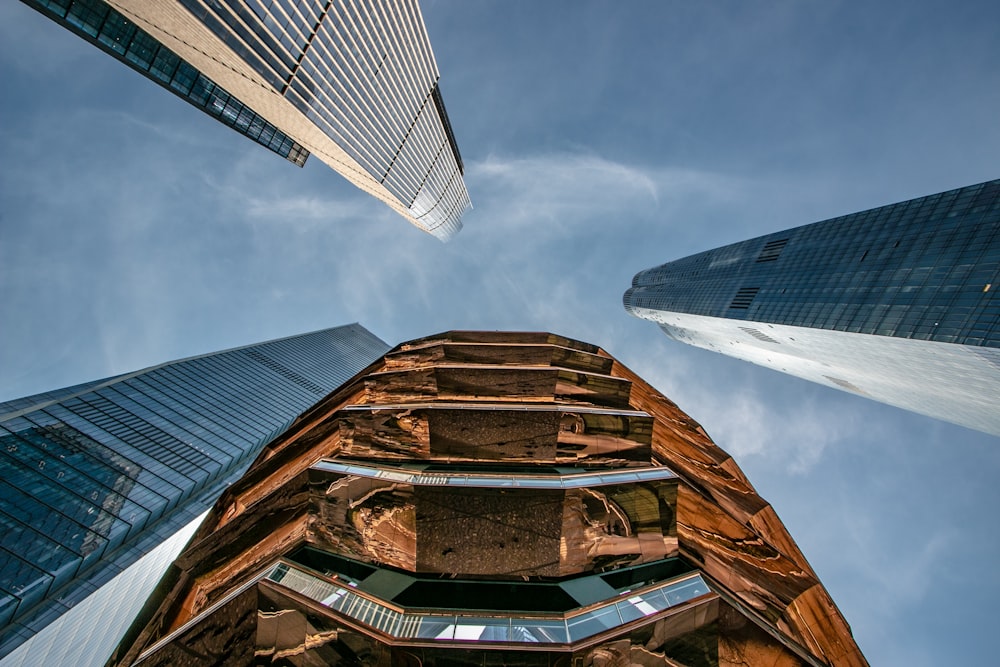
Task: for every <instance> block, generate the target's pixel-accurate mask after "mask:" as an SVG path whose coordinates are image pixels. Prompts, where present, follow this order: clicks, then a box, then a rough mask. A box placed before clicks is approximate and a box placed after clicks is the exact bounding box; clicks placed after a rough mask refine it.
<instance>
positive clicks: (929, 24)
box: [0, 0, 1000, 666]
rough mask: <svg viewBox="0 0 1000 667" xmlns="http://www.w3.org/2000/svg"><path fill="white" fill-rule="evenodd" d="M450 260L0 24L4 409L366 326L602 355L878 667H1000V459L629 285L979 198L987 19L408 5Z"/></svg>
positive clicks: (305, 179) (950, 5)
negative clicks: (434, 122) (701, 438)
mask: <svg viewBox="0 0 1000 667" xmlns="http://www.w3.org/2000/svg"><path fill="white" fill-rule="evenodd" d="M422 11H423V16H424V20H425V22H426V23H427V28H428V32H429V33H430V38H431V42H432V44H433V48H434V52H435V55H436V57H437V62H438V66H439V69H440V71H441V74H442V78H441V82H440V85H441V91H442V94H443V97H444V101H445V104H446V106H447V108H448V112H449V116H450V118H451V122H452V125H453V128H454V131H455V134H456V137H457V140H458V143H459V147H460V149H461V152H462V156H463V159H464V161H465V165H466V173H465V179H466V184H467V186H468V189H469V192H470V195H471V197H472V201H473V203H474V206H475V208H474V209H473V210H470V211H469V212H468V213H467V214H466V216H465V218H464V222H465V229H464V230H463V231H462V232H461V233H460V234H459V235H458V236H457V237H456V238H455V239H454V240H452V241H451V242H449V243H447V244H442V243H440V242H439V241H437V240H435V239H434V238H433V237H431V236H429V235H427V234H424V233H423V232H420V231H419V230H417V229H416V228H415V227H412V226H410V225H408V224H407V223H406V222H405V221H404V220H403V219H402V218H400V217H399V216H397V215H396V214H395V213H393V212H392V211H390V210H389V209H388V208H387V207H385V206H384V205H382V204H381V203H379V202H378V201H376V200H374V199H371V198H369V197H367V196H365V195H364V194H362V193H361V192H360V191H358V190H356V189H355V188H354V187H353V186H351V185H350V184H348V183H347V182H346V181H344V180H343V179H342V178H341V177H339V176H338V175H337V174H336V173H334V172H332V171H331V170H330V169H328V168H327V167H326V166H325V165H323V164H322V163H321V162H320V161H319V160H317V159H310V160H309V162H308V163H307V165H306V166H305V168H304V169H298V168H296V167H294V166H293V165H291V164H290V163H288V162H286V161H284V160H282V159H281V158H279V157H277V156H275V155H273V154H271V153H269V152H268V151H266V150H264V149H263V148H261V147H259V146H257V145H256V144H254V143H252V142H250V141H249V140H247V139H245V138H243V137H241V136H239V135H237V134H236V133H235V132H233V131H231V130H229V129H226V128H224V127H222V126H221V125H220V124H219V123H218V122H217V121H214V120H212V119H211V118H209V117H207V116H205V115H204V114H202V113H201V112H199V111H196V110H195V109H193V108H191V107H190V106H188V105H187V104H185V103H184V102H182V101H180V100H178V99H176V98H174V97H173V96H171V95H169V94H167V93H165V92H164V91H162V90H161V89H160V88H159V87H157V86H156V85H154V84H153V83H151V82H149V81H147V80H146V79H144V78H142V77H141V76H139V75H137V74H135V73H133V72H131V71H130V70H128V69H127V68H126V67H125V66H124V65H121V64H120V63H118V62H116V61H114V60H113V59H111V58H109V57H107V56H106V55H104V54H103V53H101V52H100V51H98V50H97V49H96V48H94V47H92V46H90V45H89V44H87V43H85V42H84V41H82V40H80V39H78V38H76V37H75V36H73V35H72V34H70V33H69V32H67V31H65V30H63V29H61V28H59V27H58V26H56V25H55V24H52V23H50V22H49V21H48V20H47V19H45V18H43V17H42V16H41V15H39V14H37V13H35V12H34V11H32V10H30V9H29V8H27V7H25V6H23V5H21V4H20V3H16V2H14V3H11V2H6V3H2V4H0V77H2V82H3V90H4V94H3V96H2V97H0V121H2V122H0V157H2V159H0V400H7V399H10V398H16V397H19V396H24V395H28V394H31V393H36V392H40V391H45V390H48V389H53V388H56V387H62V386H67V385H71V384H75V383H78V382H83V381H86V380H92V379H97V378H100V377H106V376H109V375H112V374H116V373H122V372H126V371H130V370H135V369H138V368H142V367H146V366H150V365H153V364H157V363H161V362H164V361H167V360H170V359H176V358H180V357H185V356H190V355H195V354H200V353H206V352H212V351H215V350H220V349H224V348H228V347H233V346H237V345H243V344H249V343H254V342H259V341H262V340H267V339H271V338H276V337H280V336H286V335H293V334H296V333H301V332H305V331H312V330H315V329H320V328H324V327H328V326H334V325H337V324H342V323H348V322H355V321H356V322H360V323H362V324H363V325H365V326H366V327H367V328H369V329H370V330H371V331H373V332H374V333H375V334H377V335H378V336H380V337H381V338H382V339H384V340H385V341H386V342H388V343H390V344H396V343H399V342H402V341H404V340H407V339H410V338H415V337H418V336H423V335H427V334H431V333H436V332H440V331H446V330H449V329H488V330H492V329H515V330H545V331H552V332H555V333H559V334H562V335H566V336H570V337H573V338H577V339H580V340H584V341H587V342H591V343H595V344H598V345H600V346H602V347H603V348H605V349H606V350H607V351H608V352H609V353H611V354H612V355H614V356H616V357H617V358H618V359H620V360H621V361H622V362H623V363H625V364H626V365H627V366H629V367H630V368H631V369H632V370H634V371H635V372H636V373H638V374H639V375H641V376H642V377H644V378H645V379H646V380H647V381H649V382H650V383H651V384H653V385H654V386H655V387H657V388H658V389H660V390H661V391H662V392H664V393H665V394H666V395H667V396H669V397H670V398H671V399H673V400H674V401H676V402H677V403H678V404H679V405H680V406H681V408H683V409H684V410H685V411H687V412H688V413H689V414H690V415H691V416H693V417H694V418H695V419H697V420H698V421H700V422H701V424H702V425H703V426H704V427H705V429H706V430H707V431H708V433H709V434H710V435H711V436H712V437H713V439H714V440H715V441H716V442H717V443H718V444H719V445H720V446H721V447H723V448H724V449H726V450H727V451H728V452H729V453H731V454H732V455H733V456H734V457H735V458H736V460H737V462H738V463H739V464H740V466H741V467H742V468H743V470H744V471H745V472H746V474H747V475H748V476H749V478H750V479H751V480H752V481H753V483H754V485H755V486H756V488H757V490H758V491H759V492H760V494H761V495H762V496H763V497H764V498H765V499H767V500H768V501H770V502H771V504H772V505H773V506H774V508H775V509H776V511H777V512H778V515H779V516H780V517H781V518H782V519H783V521H784V522H785V524H786V526H787V527H788V529H789V531H790V532H791V534H792V535H793V537H794V538H795V539H796V541H797V542H798V544H799V546H800V547H801V548H802V551H803V552H804V553H805V555H806V557H807V558H808V559H809V561H810V563H811V564H812V565H813V567H814V569H815V570H816V571H817V573H818V574H819V576H820V579H821V580H822V581H823V582H824V584H825V585H826V587H827V589H828V590H829V591H830V594H831V595H832V597H833V599H834V600H835V601H836V602H837V604H838V606H839V607H840V609H841V611H842V612H843V613H844V615H845V617H846V618H847V620H848V622H849V623H850V624H851V626H852V628H853V631H854V635H855V638H856V640H857V642H858V644H859V645H860V647H861V649H862V651H864V653H865V655H866V656H867V657H868V659H869V661H870V662H871V663H872V664H873V665H910V666H914V665H915V666H921V665H941V664H991V663H992V662H994V661H995V659H996V651H995V637H994V633H995V626H996V621H997V615H998V614H997V611H996V609H997V606H996V603H995V600H996V599H997V598H998V597H1000V568H998V567H997V566H996V564H997V563H998V562H1000V520H998V519H997V516H996V510H997V508H998V507H1000V485H997V484H996V483H995V480H996V478H997V476H998V473H1000V441H998V439H997V438H995V437H992V436H988V435H985V434H981V433H976V432H974V431H970V430H968V429H964V428H961V427H958V426H953V425H950V424H946V423H943V422H939V421H935V420H932V419H930V418H927V417H923V416H920V415H916V414H912V413H908V412H904V411H901V410H898V409H896V408H892V407H888V406H884V405H881V404H877V403H874V402H871V401H867V400H865V399H863V398H860V397H857V396H853V395H850V394H847V393H844V392H839V391H836V390H833V389H829V388H825V387H821V386H818V385H814V384H810V383H808V382H805V381H803V380H799V379H797V378H793V377H789V376H785V375H782V374H780V373H776V372H774V371H770V370H767V369H763V368H759V367H755V366H752V365H750V364H747V363H745V362H741V361H738V360H735V359H731V358H728V357H723V356H721V355H716V354H713V353H711V352H708V351H705V350H700V349H696V348H692V347H689V346H685V345H682V344H680V343H676V342H674V341H671V340H669V339H667V338H666V337H665V336H664V335H663V334H662V333H661V332H660V331H659V329H658V328H657V327H656V326H655V325H654V324H652V323H650V322H647V321H643V320H639V319H635V318H632V317H630V316H628V315H627V314H626V313H625V311H624V309H623V308H622V305H621V295H622V293H623V292H624V291H625V289H627V288H628V286H629V285H630V281H631V278H632V276H633V275H634V274H635V273H636V272H638V271H640V270H642V269H645V268H649V267H651V266H654V265H657V264H661V263H664V262H667V261H670V260H673V259H678V258H680V257H684V256H687V255H689V254H692V253H695V252H700V251H702V250H707V249H710V248H713V247H716V246H719V245H723V244H727V243H732V242H735V241H739V240H743V239H746V238H749V237H753V236H758V235H761V234H766V233H770V232H773V231H778V230H781V229H785V228H788V227H793V226H797V225H801V224H805V223H809V222H814V221H817V220H823V219H826V218H831V217H834V216H838V215H843V214H847V213H852V212H854V211H858V210H863V209H866V208H871V207H874V206H880V205H884V204H889V203H893V202H896V201H901V200H904V199H909V198H913V197H919V196H923V195H927V194H932V193H935V192H940V191H943V190H948V189H952V188H956V187H961V186H965V185H971V184H974V183H979V182H982V181H985V180H989V179H993V178H997V177H998V175H1000V174H998V170H997V156H998V155H1000V123H998V122H997V119H998V118H1000V67H998V63H1000V37H998V32H997V29H996V27H997V25H1000V4H997V3H996V2H990V1H983V2H979V1H976V0H966V1H963V2H957V3H956V2H943V1H942V2H934V1H924V0H911V1H909V2H902V1H901V2H884V1H877V0H873V1H872V2H864V3H861V2H843V1H838V0H824V1H822V2H820V1H819V0H794V1H792V0H790V1H783V0H771V1H769V2H735V1H732V0H725V1H724V0H718V1H706V2H698V3H692V2H680V1H673V0H660V1H656V2H652V1H651V2H638V1H635V2H622V3H612V2H586V1H579V2H556V1H552V2H547V3H535V2H526V1H520V2H518V1H512V0H503V1H497V2H489V1H486V0H483V1H476V2H470V1H467V0H425V1H424V2H422Z"/></svg>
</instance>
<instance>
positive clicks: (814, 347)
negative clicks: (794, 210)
mask: <svg viewBox="0 0 1000 667" xmlns="http://www.w3.org/2000/svg"><path fill="white" fill-rule="evenodd" d="M998 292H1000V181H989V182H986V183H981V184H979V185H972V186H969V187H965V188H960V189H957V190H951V191H948V192H942V193H939V194H936V195H931V196H928V197H921V198H919V199H913V200H910V201H905V202H900V203H898V204H892V205H889V206H882V207H880V208H875V209H871V210H868V211H862V212H860V213H854V214H851V215H846V216H843V217H839V218H833V219H831V220H825V221H822V222H817V223H814V224H811V225H805V226H802V227H796V228H794V229H788V230H785V231H782V232H777V233H774V234H768V235H766V236H761V237H758V238H755V239H751V240H749V241H743V242H741V243H734V244H732V245H728V246H724V247H721V248H716V249H715V250H709V251H707V252H703V253H699V254H697V255H692V256H690V257H686V258H684V259H679V260H676V261H673V262H669V263H667V264H664V265H662V266H658V267H655V268H652V269H648V270H646V271H641V272H639V273H638V274H637V275H636V276H635V278H634V279H633V281H632V287H631V288H630V289H629V290H628V291H627V292H625V296H624V304H625V309H626V310H627V311H628V312H629V313H631V314H632V315H635V316H636V317H641V318H644V319H648V320H651V321H653V322H656V323H657V324H659V325H660V327H661V328H662V329H663V331H664V332H665V333H666V334H667V335H668V336H670V337H671V338H673V339H675V340H678V341H681V342H684V343H688V344H691V345H695V346H697V347H702V348H705V349H709V350H714V351H716V352H721V353H723V354H728V355H730V356H734V357H737V358H739V359H744V360H746V361H750V362H753V363H756V364H759V365H762V366H767V367H768V368H773V369H775V370H780V371H782V372H785V373H789V374H791V375H795V376H798V377H801V378H805V379H807V380H812V381H813V382H818V383H820V384H824V385H827V386H830V387H834V388H837V389H843V390H846V391H850V392H853V393H856V394H859V395H862V396H867V397H869V398H872V399H874V400H877V401H881V402H883V403H888V404H890V405H895V406H897V407H901V408H905V409H907V410H912V411H914V412H919V413H922V414H925V415H930V416H932V417H936V418H938V419H943V420H945V421H950V422H954V423H956V424H961V425H963V426H967V427H969V428H973V429H977V430H980V431H985V432H987V433H992V434H995V435H1000V410H997V409H996V397H997V396H1000V298H997V294H998Z"/></svg>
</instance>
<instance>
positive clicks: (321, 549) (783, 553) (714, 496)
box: [115, 331, 867, 667]
mask: <svg viewBox="0 0 1000 667" xmlns="http://www.w3.org/2000/svg"><path fill="white" fill-rule="evenodd" d="M115 661H116V664H122V665H133V664H135V665H143V666H148V667H152V666H156V665H210V664H219V665H222V664H226V665H230V664H238V665H239V664H244V665H261V664H265V665H272V664H273V665H303V666H305V665H373V666H374V665H386V666H388V665H413V666H417V665H567V666H570V665H579V666H581V667H583V666H589V665H608V666H611V665H672V666H676V665H690V666H695V665H774V666H778V667H782V666H786V665H865V664H867V663H866V661H865V659H864V657H863V656H862V654H861V652H860V650H859V649H858V647H857V645H856V644H855V642H854V640H853V638H852V636H851V632H850V628H849V626H848V625H847V623H846V622H845V620H844V618H843V617H842V616H841V614H840V612H839V611H838V609H837V608H836V606H835V605H834V603H833V601H832V600H831V599H830V596H829V595H828V593H827V592H826V590H825V589H824V588H823V586H822V584H820V582H819V581H818V580H817V578H816V575H815V573H814V572H813V571H812V569H811V568H810V567H809V564H808V563H807V562H806V559H805V558H804V557H803V555H802V553H801V552H800V551H799V549H798V548H797V547H796V545H795V543H794V541H793V540H792V538H791V537H790V536H789V535H788V533H787V531H786V530H785V528H784V526H783V525H782V524H781V522H780V521H779V520H778V518H777V516H776V515H775V513H774V511H773V510H772V509H771V507H770V505H768V504H767V503H766V502H765V501H764V500H762V499H761V498H760V496H759V495H758V494H757V493H756V492H755V491H754V489H753V487H752V486H751V484H750V483H749V481H747V479H746V478H745V477H744V475H743V473H742V472H741V471H740V470H739V468H738V467H737V466H736V464H735V463H734V462H733V460H732V458H730V457H729V456H728V455H727V454H726V453H725V452H724V451H722V449H720V448H719V447H718V446H716V445H715V444H714V443H713V442H712V441H711V439H710V438H709V437H708V436H707V435H706V434H705V432H704V430H702V428H701V427H700V426H699V425H698V424H697V423H696V422H694V421H693V420H692V419H691V418H690V417H688V416H687V415H686V414H684V413H683V412H682V411H681V410H680V409H679V408H678V407H677V406H676V405H675V404H674V403H672V402H671V401H670V400H669V399H667V398H666V397H664V396H663V395H661V394H660V393H659V392H657V391H656V390H655V389H653V388H652V387H651V386H650V385H648V384H646V383H645V382H643V381H642V379H640V378H639V377H638V376H636V375H635V374H634V373H632V372H631V371H629V370H628V369H627V368H625V367H624V366H622V365H621V364H620V363H619V362H618V361H616V360H615V359H614V358H612V357H611V356H610V355H608V354H607V353H606V352H604V351H603V350H601V349H600V348H598V347H596V346H593V345H588V344H585V343H581V342H578V341H575V340H570V339H567V338H563V337H560V336H556V335H552V334H547V333H500V332H464V331H463V332H449V333H444V334H440V335H436V336H431V337H428V338H423V339H419V340H415V341H411V342H408V343H404V344H402V345H399V346H398V347H396V348H394V349H393V350H392V351H390V352H389V353H388V354H386V355H385V356H384V357H383V358H381V359H380V360H378V361H377V362H375V363H374V364H372V365H371V366H369V367H368V368H367V369H366V370H365V371H362V372H361V373H360V374H358V375H357V376H355V377H354V378H353V379H352V380H350V381H349V382H347V383H346V384H345V385H343V386H342V387H341V388H340V389H339V390H337V391H335V392H334V393H332V394H331V395H329V396H328V397H326V398H325V399H323V400H322V401H320V402H319V403H318V404H316V405H315V406H314V407H313V408H311V409H310V410H309V411H307V412H305V413H304V414H303V415H301V416H300V417H299V419H298V420H297V421H296V422H295V423H294V424H293V425H292V427H291V428H289V429H288V430H287V431H286V432H285V434H284V435H282V436H281V437H279V438H278V439H276V440H275V441H273V442H272V443H271V444H270V445H269V446H268V447H267V449H266V450H265V451H264V453H263V454H262V455H261V456H260V457H259V458H258V460H257V461H256V462H255V463H254V465H253V466H252V467H251V468H250V470H249V471H248V472H247V474H246V475H245V476H244V477H243V479H242V480H241V481H239V482H238V483H236V484H234V485H233V486H232V487H230V488H229V490H228V491H227V492H226V493H225V494H224V496H223V497H222V498H221V499H220V500H219V501H218V503H217V504H216V505H215V508H214V509H213V511H212V512H211V513H210V515H209V517H208V519H207V520H206V522H205V523H204V524H203V525H202V527H201V528H200V529H199V531H198V532H197V534H196V535H195V537H194V538H193V540H192V542H191V543H190V544H189V546H188V547H187V548H186V549H185V551H184V552H183V553H182V555H181V556H180V558H179V559H178V560H177V561H176V562H175V564H174V566H173V568H172V569H171V571H170V573H169V574H168V576H167V577H166V578H165V579H164V581H163V582H162V583H161V585H160V588H159V590H158V592H157V594H156V595H155V596H154V598H153V599H151V600H150V603H149V604H147V606H146V610H145V611H144V613H143V615H142V616H140V619H139V620H138V621H137V622H136V624H135V625H134V626H133V629H132V631H131V632H130V634H129V636H128V637H127V638H126V641H125V642H123V644H122V646H121V647H120V648H119V651H118V653H117V655H116V658H115Z"/></svg>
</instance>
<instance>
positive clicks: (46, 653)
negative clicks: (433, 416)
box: [0, 324, 388, 667]
mask: <svg viewBox="0 0 1000 667" xmlns="http://www.w3.org/2000/svg"><path fill="white" fill-rule="evenodd" d="M387 348H388V346H387V345H386V344H385V343H384V342H382V341H381V340H379V339H378V338H377V337H376V336H374V335H373V334H372V333H370V332H369V331H367V330H366V329H365V328H364V327H362V326H360V325H358V324H352V325H347V326H342V327H337V328H332V329H325V330H322V331H317V332H313V333H309V334H303V335H299V336H293V337H290V338H283V339H279V340H274V341H270V342H266V343H260V344H257V345H250V346H247V347H241V348H236V349H232V350H227V351H223V352H217V353H214V354H208V355H204V356H198V357H193V358H189V359H184V360H180V361H174V362H170V363H166V364H162V365H160V366H155V367H153V368H147V369H145V370H141V371H137V372H134V373H127V374H124V375H119V376H116V377H112V378H107V379H104V380H99V381H95V382H89V383H85V384H81V385H77V386H74V387H68V388H66V389H61V390H56V391H51V392H47V393H44V394H38V395H36V396H30V397H26V398H22V399H17V400H13V401H8V402H6V403H3V404H0V526H2V530H3V537H2V539H0V628H2V629H0V656H3V659H2V660H0V664H2V665H4V667H8V666H9V665H22V664H23V665H35V664H74V665H81V664H103V663H104V661H105V660H106V659H107V657H108V655H109V654H110V652H111V650H112V649H113V648H114V646H115V644H116V643H117V642H118V640H119V638H120V637H121V634H122V633H123V632H124V631H125V629H127V627H128V624H129V623H130V622H131V621H132V618H133V617H134V615H135V614H136V613H137V612H138V611H139V609H140V608H141V606H142V603H143V601H144V600H145V598H146V597H147V596H148V595H149V594H150V592H151V591H152V589H153V587H154V586H155V585H156V583H157V580H158V579H159V577H160V575H161V574H162V573H163V571H164V569H165V567H166V566H167V565H168V564H169V563H170V561H171V560H173V558H174V557H175V556H176V554H177V552H178V551H179V550H180V548H181V547H183V546H184V543H185V542H186V541H187V539H188V538H189V537H190V535H191V534H192V533H193V531H194V528H195V527H196V526H197V523H198V520H199V518H200V517H201V516H202V515H203V514H204V512H205V511H206V510H208V508H210V507H211V506H212V503H214V502H215V500H216V498H217V497H218V496H219V494H220V493H221V492H222V490H224V489H225V488H226V487H227V486H228V485H229V484H231V483H232V482H233V481H234V480H236V479H239V477H240V476H241V475H242V474H243V471H244V470H245V469H246V467H247V466H248V465H249V464H250V463H251V462H252V461H253V460H254V458H255V457H256V456H257V455H258V454H259V453H260V451H261V449H262V448H263V446H264V445H265V444H267V443H268V442H269V441H270V440H271V439H273V438H274V437H275V436H277V435H278V434H280V433H282V432H283V431H284V430H285V429H286V428H287V427H288V426H289V425H290V424H291V423H292V421H293V420H294V419H295V418H296V417H297V416H298V415H299V414H300V413H302V412H303V411H304V410H305V409H307V408H308V407H310V406H311V405H313V404H314V403H315V402H316V401H318V400H319V399H321V398H323V397H324V396H326V395H327V394H328V393H329V392H331V391H332V390H334V389H336V388H337V387H338V386H340V385H341V384H342V383H343V382H345V381H346V380H347V379H349V378H350V377H352V376H353V375H354V374H356V373H357V372H358V371H360V370H361V369H363V368H365V367H366V366H367V365H368V364H370V363H371V362H372V361H373V360H375V359H376V358H378V357H379V355H381V354H382V353H384V352H385V350H386V349H387ZM95 619H100V620H99V621H97V620H95ZM98 624H99V627H98Z"/></svg>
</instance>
